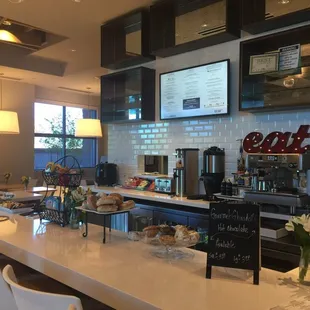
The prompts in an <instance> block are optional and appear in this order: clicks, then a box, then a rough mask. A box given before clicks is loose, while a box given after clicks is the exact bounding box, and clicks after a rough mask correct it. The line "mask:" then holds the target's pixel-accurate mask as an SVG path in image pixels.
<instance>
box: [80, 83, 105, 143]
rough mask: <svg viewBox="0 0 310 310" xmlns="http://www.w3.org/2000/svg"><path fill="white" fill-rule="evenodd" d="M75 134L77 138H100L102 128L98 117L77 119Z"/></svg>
mask: <svg viewBox="0 0 310 310" xmlns="http://www.w3.org/2000/svg"><path fill="white" fill-rule="evenodd" d="M90 89H91V88H87V90H88V111H89V110H90V109H89V97H90ZM75 136H76V137H79V138H101V137H102V129H101V123H100V120H99V119H93V118H82V119H78V120H77V121H76V123H75Z"/></svg>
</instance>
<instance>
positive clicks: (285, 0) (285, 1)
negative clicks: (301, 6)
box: [278, 0, 291, 4]
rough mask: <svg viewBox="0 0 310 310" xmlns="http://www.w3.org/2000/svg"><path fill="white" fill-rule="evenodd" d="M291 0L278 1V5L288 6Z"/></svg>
mask: <svg viewBox="0 0 310 310" xmlns="http://www.w3.org/2000/svg"><path fill="white" fill-rule="evenodd" d="M290 2H291V0H278V3H279V4H289V3H290Z"/></svg>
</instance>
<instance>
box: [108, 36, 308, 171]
mask: <svg viewBox="0 0 310 310" xmlns="http://www.w3.org/2000/svg"><path fill="white" fill-rule="evenodd" d="M238 44H239V42H238V41H237V40H236V41H233V42H230V43H225V48H223V46H222V45H217V46H214V47H210V48H208V49H200V50H197V51H194V52H192V53H186V54H183V55H178V56H175V57H171V58H163V59H159V60H156V67H158V70H157V73H158V74H159V73H161V72H166V71H171V70H173V69H179V68H180V67H187V66H193V65H196V64H203V63H208V62H212V61H216V60H218V59H227V58H230V59H231V60H232V62H231V69H232V70H231V77H230V78H231V92H230V93H231V94H230V101H231V115H230V116H221V117H210V118H207V117H204V118H201V119H185V120H174V121H166V122H165V121H159V122H157V123H144V124H138V123H137V124H128V125H121V124H113V125H109V126H108V156H109V161H110V162H114V161H115V163H116V164H118V165H119V168H120V175H121V176H124V175H126V176H131V175H134V174H135V173H137V172H138V171H139V169H140V170H141V167H139V168H138V165H137V159H135V156H137V155H151V154H152V155H158V154H160V155H168V156H169V162H168V166H169V167H168V170H169V173H170V174H172V169H173V168H174V166H175V157H174V156H173V155H172V154H173V153H174V152H175V149H176V148H189V147H190V148H199V149H200V166H201V165H202V152H203V150H204V149H207V148H209V147H211V146H214V145H215V146H219V147H221V148H225V162H226V175H227V176H231V173H232V172H234V171H235V170H236V162H237V157H238V154H239V142H238V141H236V140H237V139H239V138H244V137H245V135H247V134H248V133H249V132H251V131H256V130H258V131H260V132H262V133H263V134H264V135H266V134H268V133H270V132H272V131H275V130H277V131H293V132H295V131H296V130H297V129H298V127H299V126H300V125H303V124H310V109H300V110H296V111H283V112H278V111H277V112H268V113H267V112H265V113H255V114H251V113H245V112H239V111H238V107H237V106H238V100H239V99H238V96H239V86H238V81H239V80H238V77H239V69H238V68H239V47H238ZM179 64H182V66H181V65H179ZM157 65H158V66H157ZM156 92H157V94H158V92H159V89H158V81H157V84H156ZM157 98H158V96H157ZM157 104H158V103H157Z"/></svg>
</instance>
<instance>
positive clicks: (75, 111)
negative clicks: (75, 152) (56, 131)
mask: <svg viewBox="0 0 310 310" xmlns="http://www.w3.org/2000/svg"><path fill="white" fill-rule="evenodd" d="M81 118H96V110H88V109H82V108H73V107H66V134H67V135H74V134H75V122H76V120H77V119H81Z"/></svg>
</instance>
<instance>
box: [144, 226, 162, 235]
mask: <svg viewBox="0 0 310 310" xmlns="http://www.w3.org/2000/svg"><path fill="white" fill-rule="evenodd" d="M143 232H145V234H146V236H147V237H148V238H155V237H156V235H157V234H158V232H159V227H158V226H155V225H152V226H148V227H145V228H144V229H143Z"/></svg>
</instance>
